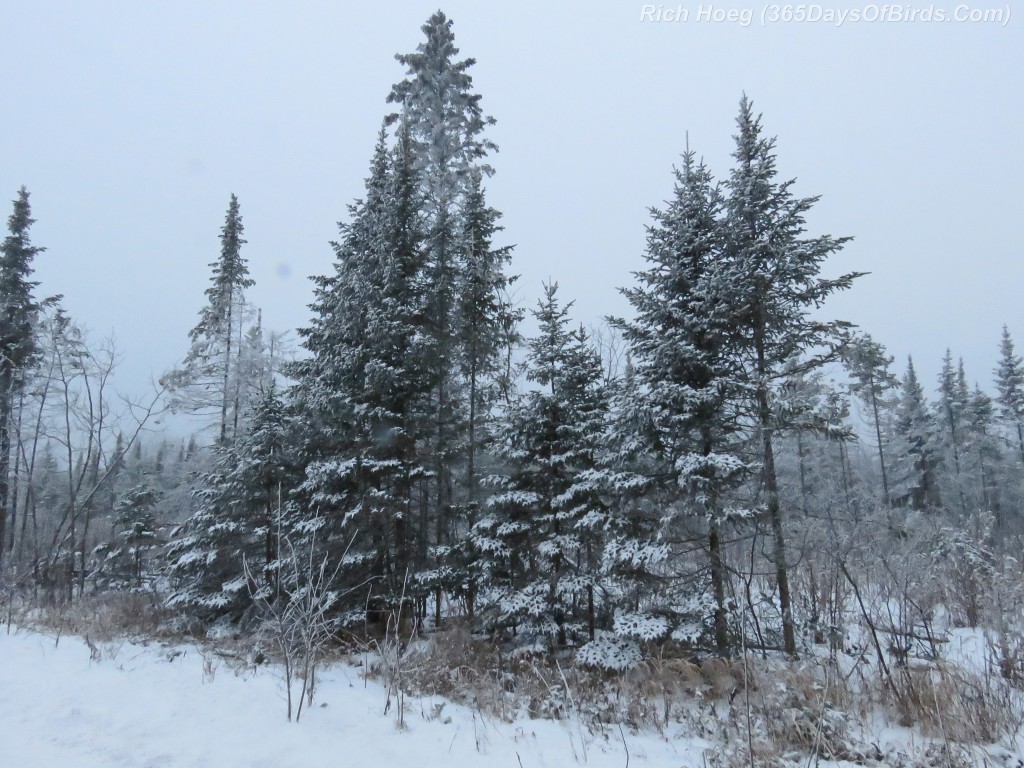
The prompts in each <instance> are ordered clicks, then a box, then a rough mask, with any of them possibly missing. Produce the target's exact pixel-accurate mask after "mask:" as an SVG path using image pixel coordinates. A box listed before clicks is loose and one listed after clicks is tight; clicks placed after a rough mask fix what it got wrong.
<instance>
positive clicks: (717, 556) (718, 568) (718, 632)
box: [708, 518, 729, 659]
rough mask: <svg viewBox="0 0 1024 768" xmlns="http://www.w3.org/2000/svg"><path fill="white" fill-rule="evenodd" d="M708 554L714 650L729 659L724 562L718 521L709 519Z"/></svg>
mask: <svg viewBox="0 0 1024 768" xmlns="http://www.w3.org/2000/svg"><path fill="white" fill-rule="evenodd" d="M708 553H709V555H710V557H711V589H712V591H713V592H714V595H715V648H716V649H717V650H718V655H719V657H721V658H723V659H727V658H729V620H728V615H727V613H726V606H725V562H724V560H723V558H722V540H721V536H720V534H719V531H718V521H717V520H715V519H714V518H712V519H711V523H710V529H709V531H708Z"/></svg>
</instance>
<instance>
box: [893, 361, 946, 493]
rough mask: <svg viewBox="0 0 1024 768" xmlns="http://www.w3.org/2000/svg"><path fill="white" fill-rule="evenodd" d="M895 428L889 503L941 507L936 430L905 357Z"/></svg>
mask: <svg viewBox="0 0 1024 768" xmlns="http://www.w3.org/2000/svg"><path fill="white" fill-rule="evenodd" d="M895 427H896V435H897V438H898V442H897V445H896V450H894V451H893V455H894V456H895V462H894V467H895V469H896V472H895V477H894V482H893V488H894V499H893V500H894V501H895V502H896V503H898V504H902V505H908V506H910V507H911V509H914V510H918V511H920V510H925V509H933V510H934V509H937V508H939V507H941V505H942V499H941V495H940V491H939V481H938V468H939V465H940V463H941V458H940V456H939V454H938V452H937V446H936V439H937V438H936V434H935V433H936V426H935V422H934V420H933V418H932V415H931V413H930V412H929V410H928V403H927V400H926V399H925V396H924V389H923V388H922V387H921V382H920V381H919V379H918V378H917V372H916V371H915V370H914V361H913V359H912V358H910V357H909V356H908V357H907V370H906V373H905V374H904V375H903V382H902V385H901V388H900V399H899V402H898V403H897V405H896V424H895Z"/></svg>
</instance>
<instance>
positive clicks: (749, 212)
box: [721, 96, 858, 656]
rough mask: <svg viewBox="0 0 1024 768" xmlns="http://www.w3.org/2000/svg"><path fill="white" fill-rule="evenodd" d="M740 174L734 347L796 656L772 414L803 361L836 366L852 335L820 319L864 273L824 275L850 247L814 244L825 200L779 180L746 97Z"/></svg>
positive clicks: (732, 267) (732, 213) (732, 236)
mask: <svg viewBox="0 0 1024 768" xmlns="http://www.w3.org/2000/svg"><path fill="white" fill-rule="evenodd" d="M737 126H738V129H739V130H738V133H737V135H736V137H735V139H736V150H735V152H734V153H733V157H734V158H735V161H736V163H735V166H734V167H733V170H732V173H731V174H730V176H729V179H728V180H727V181H726V184H725V186H726V190H727V198H726V230H727V235H726V248H725V252H726V258H725V264H726V268H725V269H724V270H723V272H722V276H721V277H722V289H723V292H724V296H726V297H727V298H725V299H724V301H725V302H726V303H727V305H728V306H729V307H730V309H731V312H732V318H731V320H730V322H731V325H732V327H733V328H734V329H735V333H734V336H733V339H732V342H731V343H732V345H733V346H734V349H735V352H736V354H737V356H738V357H739V359H741V360H742V361H743V364H744V366H745V378H746V380H747V383H748V384H749V387H750V391H751V393H752V397H751V415H752V417H753V419H754V421H755V423H756V424H757V428H758V432H759V439H760V455H761V479H762V488H763V493H764V508H765V513H766V516H767V518H768V521H769V524H770V526H771V530H772V535H773V538H774V552H773V559H774V561H775V571H776V582H777V588H778V592H779V607H780V610H781V614H782V630H783V646H784V648H785V651H786V653H787V654H789V655H791V656H792V655H796V632H795V619H794V616H793V605H792V597H791V595H790V587H789V563H788V562H787V553H786V532H785V522H784V521H785V512H784V510H783V509H782V506H781V503H780V499H779V487H778V478H777V474H776V467H775V445H774V434H775V433H776V431H777V430H778V429H779V428H780V427H781V426H783V425H782V424H780V423H779V420H778V418H777V410H776V409H775V408H773V398H774V394H773V392H774V389H775V387H776V386H777V384H778V383H779V382H780V380H781V379H783V378H784V377H785V375H786V374H787V366H788V365H789V363H790V361H791V360H792V359H793V358H795V357H801V356H802V355H805V354H807V355H810V356H809V357H807V358H806V359H805V361H804V362H803V363H802V365H803V367H804V368H805V369H810V368H814V367H816V366H818V365H821V364H823V363H824V362H826V361H828V360H831V359H833V358H834V357H835V355H836V352H837V349H838V347H839V346H840V345H841V343H842V336H843V335H844V333H845V331H846V329H847V328H848V327H849V324H848V323H844V322H841V321H826V320H819V319H817V318H816V317H814V316H812V310H815V309H817V308H819V307H820V306H821V305H822V304H823V303H824V302H825V301H826V300H827V299H828V297H829V296H830V295H832V294H833V293H835V292H836V291H841V290H845V289H847V288H849V287H850V285H851V284H852V282H853V280H854V279H855V278H856V277H858V275H857V274H856V273H850V274H846V275H843V276H841V277H839V278H835V279H826V278H822V277H821V276H820V272H821V268H822V265H823V263H824V262H825V260H826V259H827V258H828V257H829V256H830V255H832V254H834V253H836V252H837V251H839V250H840V249H841V248H842V247H843V246H844V245H845V244H846V243H847V242H848V240H849V238H834V237H831V236H829V235H823V236H819V237H808V236H806V215H807V214H808V212H809V211H810V210H811V208H812V207H813V206H814V204H815V203H816V202H817V200H818V198H817V197H806V198H798V197H795V196H794V195H793V192H792V186H793V183H794V182H793V181H779V179H778V171H777V169H776V158H775V151H774V150H775V139H769V138H765V137H764V136H763V135H762V127H761V118H760V116H759V115H755V114H754V111H753V105H752V104H751V102H750V101H749V100H748V99H747V98H746V96H744V97H743V99H742V100H741V102H740V113H739V117H738V118H737Z"/></svg>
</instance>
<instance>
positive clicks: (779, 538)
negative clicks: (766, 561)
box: [757, 384, 797, 659]
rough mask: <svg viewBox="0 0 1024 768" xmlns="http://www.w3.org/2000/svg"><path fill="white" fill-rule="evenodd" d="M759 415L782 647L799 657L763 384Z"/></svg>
mask: <svg viewBox="0 0 1024 768" xmlns="http://www.w3.org/2000/svg"><path fill="white" fill-rule="evenodd" d="M757 405H758V414H759V417H760V422H761V454H762V460H763V462H764V467H763V472H764V490H765V493H766V494H767V496H768V519H769V522H770V524H771V527H772V535H773V536H774V538H775V547H774V553H773V554H774V559H775V579H776V582H777V584H778V588H779V610H780V612H781V613H782V645H783V649H784V650H785V652H786V654H787V655H788V656H791V657H793V658H794V659H795V658H796V657H797V652H796V629H795V627H794V624H793V604H792V597H791V595H790V591H789V566H788V565H787V563H786V533H785V529H784V527H783V521H782V504H781V503H780V501H779V479H778V476H777V474H776V472H775V448H774V446H773V445H772V435H771V408H770V406H769V404H768V392H767V391H766V390H765V387H764V385H763V384H762V385H760V386H759V387H758V391H757Z"/></svg>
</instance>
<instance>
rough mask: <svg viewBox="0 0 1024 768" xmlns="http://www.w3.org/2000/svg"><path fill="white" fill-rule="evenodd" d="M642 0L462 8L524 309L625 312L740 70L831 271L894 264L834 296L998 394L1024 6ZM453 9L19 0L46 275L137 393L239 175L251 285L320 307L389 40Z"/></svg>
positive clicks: (196, 285)
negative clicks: (884, 7)
mask: <svg viewBox="0 0 1024 768" xmlns="http://www.w3.org/2000/svg"><path fill="white" fill-rule="evenodd" d="M644 5H645V4H644V3H641V2H633V1H632V0H614V1H613V2H611V1H608V0H590V1H589V2H555V3H550V2H548V3H541V2H501V3H498V2H493V3H490V2H479V0H477V1H476V2H446V3H444V4H443V6H442V9H443V10H444V11H445V12H446V13H447V14H448V15H449V16H450V17H451V18H453V19H454V21H455V35H456V40H457V43H458V45H459V47H460V49H461V51H462V55H464V56H472V57H475V58H476V59H477V60H478V64H477V66H476V67H475V68H474V70H473V76H474V79H475V84H476V87H477V90H478V92H480V93H481V94H482V95H483V105H484V108H485V110H486V111H487V112H488V113H490V114H492V115H493V116H494V117H496V118H497V120H498V124H497V126H495V127H494V128H493V130H492V131H491V133H490V136H491V138H493V139H494V140H495V141H496V142H497V143H498V144H499V145H500V147H501V151H500V152H499V153H498V155H497V156H496V157H494V158H493V165H494V166H495V168H496V170H497V174H496V175H495V177H494V178H493V179H492V180H491V182H490V185H489V197H490V201H491V203H492V204H493V205H494V206H496V207H497V208H499V209H500V210H502V211H503V212H504V214H505V218H504V223H505V226H506V231H505V238H506V240H505V242H510V243H515V244H516V251H515V257H514V262H513V269H514V271H516V272H518V273H520V274H521V275H522V280H521V294H522V297H523V299H524V301H525V302H526V304H527V305H529V306H532V305H533V303H534V300H535V298H536V297H537V296H538V295H539V293H540V285H541V282H542V281H543V280H546V279H548V278H549V277H550V278H552V279H555V280H557V281H558V282H559V283H560V285H561V287H562V295H563V297H565V298H575V299H576V317H577V318H578V319H580V320H582V321H584V322H587V323H589V322H592V321H595V320H597V319H599V318H600V317H601V316H602V315H604V314H607V313H623V312H625V311H626V310H627V307H626V305H625V302H624V301H623V299H622V298H621V297H620V296H619V295H618V293H617V290H616V289H617V287H619V286H623V285H627V284H629V282H630V281H631V276H630V271H631V270H634V269H637V268H639V267H640V266H641V264H642V258H641V255H642V250H643V242H644V225H645V224H646V223H647V222H648V215H647V208H648V207H649V206H651V205H658V204H660V202H661V201H663V200H664V199H665V198H666V197H667V196H668V195H669V194H670V192H671V185H672V177H671V168H672V165H673V163H675V162H676V161H677V160H678V157H679V155H680V153H681V152H682V151H683V148H684V145H685V136H686V133H687V132H689V138H690V145H691V147H692V148H694V149H695V150H697V151H698V152H699V153H700V154H702V155H704V157H705V159H706V160H707V161H708V162H709V164H710V165H711V167H712V169H713V170H714V171H715V173H716V175H718V176H719V177H725V176H726V175H727V174H728V170H729V166H730V157H729V153H730V151H731V149H732V138H731V136H732V134H733V132H734V131H733V120H734V117H735V114H736V111H737V104H738V102H739V99H740V95H741V93H742V92H744V91H746V93H747V94H748V95H749V96H751V97H752V98H753V99H754V102H755V106H756V107H757V108H758V109H759V110H760V111H762V112H763V113H764V122H765V126H766V129H767V131H768V132H769V133H771V134H774V135H777V136H778V158H779V160H778V167H779V169H780V172H781V174H782V175H783V176H785V177H796V178H797V179H798V182H797V186H796V190H797V192H798V193H799V194H801V195H817V194H820V195H822V196H823V198H822V201H821V202H820V203H819V204H818V206H817V207H816V209H814V210H813V211H812V213H811V216H810V220H809V224H810V229H811V231H812V232H813V233H825V232H827V233H831V234H834V235H854V236H855V237H856V240H855V241H854V243H853V244H852V245H850V246H849V247H847V248H846V249H845V251H843V252H842V254H841V255H840V256H839V257H837V258H836V259H835V260H834V262H833V263H832V264H831V266H830V267H829V270H830V271H831V272H839V271H846V270H862V271H869V272H871V273H872V274H871V275H870V276H869V277H865V278H863V279H862V280H861V281H860V282H859V283H858V285H857V286H856V288H855V289H854V290H853V291H851V292H849V293H848V294H847V295H844V296H842V297H840V298H838V299H837V300H836V301H834V302H833V303H832V305H831V313H832V314H833V315H834V316H837V317H843V318H846V319H849V320H852V321H854V322H856V323H858V324H859V325H861V326H862V327H863V328H864V329H865V330H867V331H869V332H871V333H872V334H874V335H875V336H876V338H878V339H879V340H880V341H882V342H883V343H884V344H886V345H887V346H888V348H889V350H890V352H892V353H893V354H895V355H896V356H897V358H898V359H899V358H905V356H906V355H907V353H910V352H912V353H913V354H914V357H915V361H916V362H917V363H918V364H919V366H920V370H921V372H922V373H923V375H924V376H925V379H926V383H928V384H929V385H931V384H933V383H934V375H935V372H936V371H937V369H938V363H939V360H940V358H941V356H942V354H943V351H944V349H945V348H946V347H947V346H949V347H951V348H952V349H953V353H954V355H963V357H964V358H965V361H966V364H967V370H968V375H969V376H970V377H971V379H972V380H980V381H981V382H982V383H983V385H986V386H987V385H988V384H989V382H990V379H991V373H990V372H991V368H992V366H993V365H994V362H995V358H996V349H997V344H998V339H999V333H1000V328H1001V326H1002V324H1003V323H1007V324H1009V326H1010V329H1011V332H1013V333H1014V336H1015V338H1016V339H1017V341H1018V343H1019V346H1020V347H1022V348H1024V312H1022V309H1021V307H1022V298H1021V292H1022V287H1024V259H1022V256H1024V250H1022V243H1024V216H1022V213H1024V205H1022V202H1021V200H1022V190H1021V179H1022V171H1024V149H1022V147H1024V141H1022V133H1024V130H1022V129H1024V106H1022V96H1024V87H1022V86H1024V74H1022V73H1024V35H1022V30H1024V9H1017V12H1018V14H1020V16H1021V18H1012V17H1011V18H1010V19H1009V21H1008V23H1007V22H1006V19H1005V14H1006V13H1007V7H1006V6H1003V7H1002V8H1001V9H999V10H1000V11H1001V13H1002V14H1003V15H1004V19H1003V23H984V22H970V21H963V22H961V21H957V20H953V21H949V22H944V23H940V22H934V21H933V22H926V21H922V20H920V19H918V20H916V21H904V22H902V23H901V22H895V21H890V22H883V21H859V22H853V21H851V20H850V19H849V18H848V19H847V20H846V22H845V23H843V24H841V25H838V24H835V23H832V24H829V23H826V22H824V21H822V22H819V23H811V22H803V23H800V22H796V21H790V22H783V21H779V22H776V23H768V24H767V25H765V26H762V24H761V23H760V20H759V17H760V15H761V13H762V10H765V11H766V13H768V14H772V13H774V11H773V10H772V9H771V8H770V7H768V4H766V3H761V2H744V3H716V4H714V6H713V7H714V8H717V9H728V8H735V9H739V10H749V11H750V12H751V13H752V15H753V19H752V21H751V23H750V24H749V25H747V26H743V25H742V23H728V22H712V21H707V20H705V19H698V18H697V16H698V13H699V12H700V10H701V4H700V3H683V4H682V7H684V8H686V9H687V10H688V12H689V14H688V18H687V19H686V20H685V21H661V22H657V21H641V18H642V16H643V15H644V9H643V6H644ZM654 5H655V6H656V7H658V6H659V5H660V6H663V8H664V9H670V10H672V11H673V12H674V11H675V10H676V9H677V8H679V7H680V4H679V3H678V2H672V3H664V4H657V3H656V4H654ZM710 5H711V4H708V3H705V4H703V7H704V10H705V11H706V10H707V8H708V7H709V6H710ZM961 5H962V4H960V3H937V4H935V5H934V8H936V9H942V10H945V11H946V13H947V14H949V15H950V17H953V15H954V13H955V12H956V9H957V7H958V6H961ZM437 7H438V3H437V0H433V1H432V2H401V3H395V2H388V3H383V2H382V3H373V4H370V3H360V4H358V5H357V4H354V3H343V2H341V1H340V0H334V1H333V2H304V1H302V0H297V1H296V2H288V3H284V2H280V1H275V2H227V1H225V0H202V1H192V0H174V1H173V2H159V1H158V2H70V1H69V2H62V3H57V2H48V1H47V0H37V1H35V2H30V3H29V2H22V3H14V2H7V3H4V4H3V7H2V9H0V72H2V73H3V74H2V83H3V86H2V96H3V100H4V104H5V114H4V120H3V122H2V123H0V195H2V196H3V197H2V199H3V200H4V201H7V200H10V199H11V198H13V197H14V194H15V192H16V190H17V188H18V187H19V186H20V185H21V184H25V185H27V186H28V188H29V189H30V191H31V192H32V203H33V208H34V213H35V216H36V218H37V219H38V224H37V225H36V227H35V230H34V237H35V242H36V243H37V244H39V245H43V246H46V247H47V248H48V251H47V253H46V254H44V255H43V256H41V257H39V258H38V260H37V277H38V279H39V280H40V281H41V282H42V286H41V288H40V290H41V291H42V292H44V293H46V294H54V293H62V294H64V296H65V304H66V306H67V307H68V309H69V311H70V312H71V313H72V314H73V315H74V316H75V317H76V318H77V319H78V320H79V321H81V322H83V323H85V324H86V325H87V326H89V327H90V328H91V329H92V331H93V333H94V334H96V335H104V334H107V333H110V332H114V333H115V334H116V335H117V337H118V339H119V345H120V348H121V351H122V353H123V354H124V355H125V358H126V359H125V362H124V363H123V366H122V372H121V376H120V381H121V384H122V386H124V387H126V388H127V389H129V390H133V391H136V392H139V391H142V390H143V389H144V388H145V383H146V381H147V379H148V377H149V376H150V374H154V375H159V373H160V372H162V371H163V370H164V369H166V368H167V367H169V366H170V365H171V364H172V363H173V362H175V360H177V359H179V358H180V357H181V356H182V355H183V354H184V352H185V349H186V342H187V339H186V335H187V332H188V330H189V329H190V328H191V327H192V325H193V324H194V323H195V320H196V313H197V311H198V309H199V308H200V306H201V304H202V301H203V295H202V294H203V291H204V290H205V289H206V286H207V280H208V277H209V269H208V266H207V265H208V263H209V262H211V261H213V260H214V259H215V258H216V256H217V254H218V249H219V243H218V240H217V235H218V233H219V228H220V226H221V224H222V222H223V217H224V212H225V210H226V208H227V204H228V198H229V195H230V194H231V193H235V194H237V195H238V196H239V199H240V202H241V206H242V213H243V216H244V219H245V226H246V237H247V239H248V241H249V243H248V245H247V246H246V248H245V251H244V253H245V255H246V256H247V258H248V259H249V264H250V268H251V270H252V276H253V277H254V279H255V280H256V287H255V288H254V289H253V290H252V292H251V298H252V299H253V300H254V301H255V302H256V303H257V304H259V305H260V306H262V307H263V310H264V316H265V322H266V324H267V325H268V326H270V327H272V328H274V329H277V330H285V329H290V328H295V327H297V326H301V325H303V324H305V322H306V320H307V318H308V310H307V307H306V305H307V304H308V302H309V300H310V297H311V291H310V283H309V281H308V279H307V277H308V276H309V275H312V274H322V273H326V272H327V271H328V270H329V269H330V265H331V261H332V257H333V253H332V250H331V248H330V246H329V245H328V241H329V240H331V239H332V238H334V237H335V236H336V234H337V225H336V222H337V221H338V220H340V219H342V218H344V217H345V215H346V208H345V206H346V204H347V203H349V202H350V201H351V200H352V199H353V198H354V197H356V196H358V195H360V194H361V191H362V179H363V177H364V176H365V175H366V171H367V167H368V162H369V158H370V153H371V150H372V147H373V143H374V138H375V134H376V131H377V129H378V127H379V124H380V120H381V118H382V116H383V115H384V114H385V113H386V112H387V111H388V106H387V105H386V104H385V97H386V95H387V93H388V91H389V90H390V87H391V84H392V83H394V82H395V81H397V80H400V79H401V78H402V77H403V75H404V72H403V71H402V68H401V67H400V66H399V65H398V64H397V62H395V61H394V54H395V53H397V52H408V51H412V50H414V49H415V47H416V45H417V44H418V43H419V42H420V40H421V32H420V26H421V24H422V23H423V22H424V21H425V20H426V18H427V17H428V16H429V15H430V13H431V12H432V11H434V10H435V9H436V8H437ZM813 7H814V6H812V8H813ZM880 7H881V6H870V5H869V4H864V3H861V4H855V3H847V4H830V3H822V4H821V5H820V6H818V8H819V9H821V10H825V9H839V10H843V11H850V10H860V11H862V13H863V15H865V16H871V15H873V13H875V12H877V11H878V10H879V9H880ZM902 7H903V8H906V9H908V10H914V11H917V10H919V9H917V8H916V7H914V6H906V5H905V6H902ZM926 7H927V6H921V8H926ZM995 7H996V4H995V3H994V2H993V3H990V4H984V3H981V4H972V5H967V6H962V8H961V9H960V11H959V14H960V15H961V16H962V15H965V13H966V14H967V15H969V13H968V12H967V11H965V10H964V9H969V10H976V11H977V10H983V9H988V8H995ZM872 8H875V11H872ZM659 14H660V15H661V16H662V18H664V17H665V16H666V15H670V14H664V13H660V11H659ZM647 15H648V16H650V14H647ZM657 15H658V14H656V16H657ZM4 205H5V206H7V207H5V209H4V211H3V215H4V217H6V215H7V213H8V212H9V204H8V203H6V202H5V203H4ZM899 365H900V368H901V369H902V364H899Z"/></svg>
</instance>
